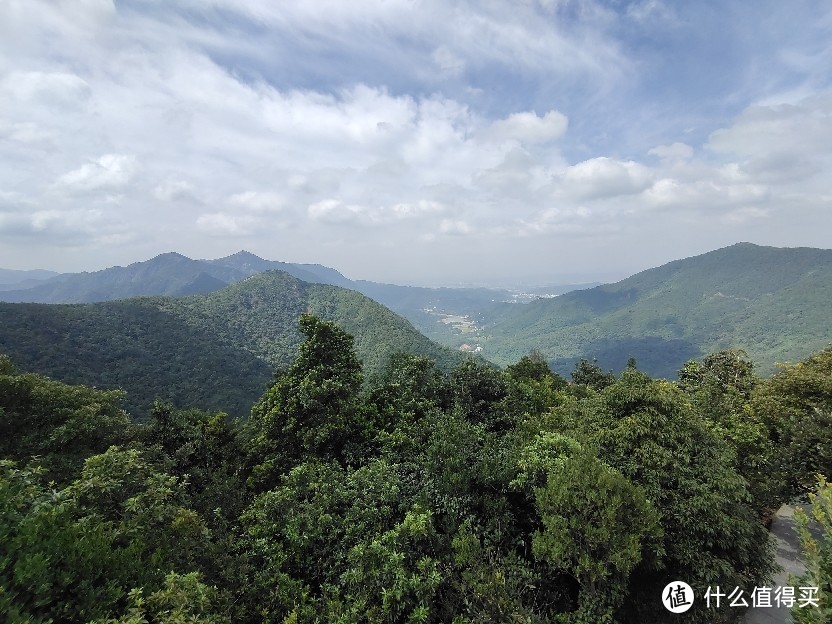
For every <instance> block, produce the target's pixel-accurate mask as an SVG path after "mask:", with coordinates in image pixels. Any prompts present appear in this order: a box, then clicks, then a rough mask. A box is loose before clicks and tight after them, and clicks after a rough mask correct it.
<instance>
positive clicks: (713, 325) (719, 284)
mask: <svg viewBox="0 0 832 624" xmlns="http://www.w3.org/2000/svg"><path fill="white" fill-rule="evenodd" d="M830 302H832V250H825V249H809V248H791V249H781V248H774V247H760V246H757V245H753V244H751V243H739V244H736V245H733V246H731V247H726V248H724V249H719V250H716V251H713V252H710V253H706V254H703V255H701V256H696V257H693V258H687V259H684V260H676V261H674V262H670V263H668V264H665V265H663V266H660V267H658V268H654V269H649V270H647V271H643V272H641V273H638V274H636V275H633V276H632V277H629V278H627V279H625V280H622V281H620V282H617V283H615V284H607V285H602V286H598V287H596V288H591V289H588V290H579V291H573V292H570V293H567V294H564V295H561V296H558V297H554V298H551V299H541V300H539V301H536V302H533V303H530V304H528V305H525V306H507V305H502V306H500V307H499V308H497V309H495V310H493V312H492V314H490V316H489V318H488V319H487V322H486V324H485V326H484V329H483V330H482V334H483V336H482V342H481V344H482V345H483V351H482V355H483V356H485V357H487V358H489V359H491V360H493V361H495V362H497V363H499V364H509V363H512V362H515V361H517V359H518V358H519V357H521V356H522V355H524V354H526V353H528V351H529V350H531V349H539V350H541V351H542V352H543V353H544V354H545V355H546V356H547V357H548V358H549V359H550V363H551V364H552V366H553V367H554V368H555V369H556V370H558V371H559V372H561V373H568V372H569V371H570V370H571V369H572V368H573V366H574V363H575V362H576V361H577V360H578V359H579V358H581V357H586V358H590V359H591V358H595V359H597V360H598V363H599V365H601V366H602V367H603V368H613V369H620V368H622V367H623V366H624V365H625V363H626V361H627V359H628V357H635V358H636V360H637V362H638V364H639V367H640V368H642V369H643V370H645V371H646V372H648V373H651V374H653V375H658V376H665V377H670V378H673V377H675V374H676V371H677V370H678V369H679V368H680V367H681V366H682V364H684V362H685V361H686V360H688V359H690V358H697V357H701V356H703V355H705V354H707V353H710V352H713V351H717V350H720V349H725V348H731V347H735V348H742V349H745V350H746V351H747V352H748V354H749V355H750V356H751V358H752V359H753V360H754V361H755V362H756V363H757V364H758V368H759V370H760V371H761V372H771V371H772V370H773V369H774V364H775V363H776V362H779V361H794V360H798V359H801V358H803V357H806V356H807V355H809V354H810V353H812V352H813V351H818V350H820V349H823V348H824V347H826V346H827V345H828V344H829V343H830V341H832V332H831V331H830V326H829V303H830Z"/></svg>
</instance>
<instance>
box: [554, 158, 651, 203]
mask: <svg viewBox="0 0 832 624" xmlns="http://www.w3.org/2000/svg"><path fill="white" fill-rule="evenodd" d="M653 178H654V173H653V172H652V171H651V170H650V169H649V168H648V167H646V166H644V165H642V164H640V163H636V162H633V161H631V160H628V161H620V160H614V159H612V158H607V157H605V156H601V157H599V158H592V159H590V160H585V161H583V162H580V163H577V164H575V165H572V166H571V167H568V168H567V169H566V171H564V172H563V173H562V174H561V175H560V176H559V182H560V188H561V189H562V191H563V192H564V193H565V194H566V195H567V196H570V197H574V198H578V199H600V198H606V197H618V196H622V195H632V194H635V193H640V192H641V191H644V190H645V189H647V188H649V187H650V186H651V184H652V183H653Z"/></svg>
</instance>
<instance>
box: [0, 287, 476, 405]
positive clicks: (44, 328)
mask: <svg viewBox="0 0 832 624" xmlns="http://www.w3.org/2000/svg"><path fill="white" fill-rule="evenodd" d="M306 311H309V312H312V313H314V314H316V315H317V316H319V317H321V318H323V319H326V320H329V321H335V322H337V323H338V324H339V325H340V326H341V327H343V328H344V329H346V330H347V331H349V332H350V333H351V334H353V335H354V336H355V338H356V345H355V346H356V351H357V353H358V356H359V358H360V359H361V361H362V363H363V365H364V367H365V368H364V372H365V374H366V376H367V377H368V378H374V377H376V376H378V375H380V374H382V372H383V370H384V368H385V366H386V363H387V360H388V359H389V357H390V356H391V355H392V354H394V353H397V352H405V353H410V354H412V355H421V356H425V357H428V358H430V359H431V360H433V361H436V362H438V364H439V367H440V368H441V369H442V370H444V371H447V370H450V369H451V368H453V366H454V365H455V364H456V363H458V362H459V360H460V358H461V354H460V353H459V352H454V351H451V350H450V349H447V348H443V347H441V346H440V345H438V344H436V343H434V342H431V341H430V340H429V339H427V338H426V337H425V336H423V335H422V334H420V333H419V332H418V331H416V329H415V328H414V327H413V326H412V325H411V324H410V323H408V322H407V321H406V320H404V319H403V318H401V317H399V316H397V315H396V314H394V313H393V312H391V311H390V310H389V309H387V308H385V307H384V306H382V305H380V304H378V303H376V302H375V301H373V300H371V299H369V298H367V297H365V296H363V295H361V294H360V293H357V292H355V291H352V290H347V289H344V288H339V287H337V286H330V285H324V284H310V283H308V282H304V281H301V280H299V279H297V278H295V277H293V276H291V275H289V274H287V273H285V272H282V271H267V272H265V273H261V274H258V275H253V276H249V277H248V278H246V279H245V280H242V281H239V282H236V283H234V284H231V285H229V286H226V287H225V288H223V289H222V290H218V291H216V292H213V293H210V294H205V295H193V296H186V297H134V298H131V299H124V300H119V301H104V302H99V303H87V304H73V305H47V304H32V303H17V304H12V303H0V352H2V353H6V354H7V355H8V356H10V357H11V358H12V359H13V360H14V361H15V362H16V363H17V365H18V366H21V367H23V368H24V369H26V370H30V371H35V372H38V373H41V374H44V375H48V376H50V377H54V378H57V379H60V380H61V381H64V382H67V383H76V384H86V385H94V386H97V387H99V388H108V389H117V388H121V389H123V390H125V391H127V397H126V399H125V406H126V408H127V410H128V412H130V413H131V415H133V416H134V417H139V418H143V417H144V416H145V415H146V414H147V413H148V412H149V410H150V407H151V405H152V404H153V401H154V399H156V398H157V397H158V398H162V399H164V400H167V401H170V402H172V403H174V404H175V405H176V406H179V407H198V408H201V409H208V410H212V409H214V410H216V409H222V410H223V411H225V412H228V413H230V414H231V415H232V416H238V417H244V416H246V415H247V414H248V412H249V410H250V408H251V405H252V403H253V402H254V401H256V400H257V398H258V397H259V396H260V395H261V394H262V393H263V391H264V390H265V389H266V388H267V387H268V385H269V383H270V382H271V381H273V371H274V370H276V369H281V368H285V367H286V366H288V365H289V364H291V362H292V360H293V358H294V355H295V351H296V350H297V347H298V345H299V344H300V343H301V341H302V335H301V333H300V332H299V331H298V329H297V318H298V316H300V314H302V313H303V312H306Z"/></svg>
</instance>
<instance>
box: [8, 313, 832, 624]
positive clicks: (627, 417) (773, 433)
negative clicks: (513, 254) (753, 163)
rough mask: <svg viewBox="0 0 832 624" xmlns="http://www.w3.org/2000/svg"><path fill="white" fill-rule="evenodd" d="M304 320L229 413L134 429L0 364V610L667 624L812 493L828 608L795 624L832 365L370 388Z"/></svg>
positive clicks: (66, 616)
mask: <svg viewBox="0 0 832 624" xmlns="http://www.w3.org/2000/svg"><path fill="white" fill-rule="evenodd" d="M299 329H300V334H301V336H302V341H301V342H300V344H299V345H298V348H297V353H296V357H295V359H294V360H293V361H292V362H291V363H289V364H288V365H286V366H285V367H283V368H282V369H281V370H280V371H279V372H278V374H277V375H276V376H275V378H274V379H273V383H272V385H271V386H270V387H268V389H266V390H265V392H264V393H263V394H262V396H261V397H260V398H259V399H258V400H257V401H256V403H255V404H254V405H253V406H252V408H251V413H250V416H249V417H248V418H244V419H233V418H230V417H229V416H228V415H227V414H226V413H224V412H222V411H202V410H199V409H178V408H175V407H174V406H173V405H172V404H171V403H168V402H165V401H161V400H160V401H156V402H155V403H154V404H153V406H152V409H151V418H150V420H149V421H148V422H141V423H139V422H136V421H135V420H132V419H130V418H129V417H128V416H127V414H126V412H125V411H124V409H123V406H124V401H125V396H124V393H122V392H119V391H104V390H98V389H94V388H90V387H85V386H72V385H66V384H64V383H61V382H58V381H55V380H52V379H50V378H47V377H44V376H40V375H37V374H32V373H26V372H22V371H20V370H18V369H17V368H16V364H15V363H14V362H12V361H11V360H10V359H9V358H7V357H5V356H4V357H0V457H2V461H0V535H2V539H0V618H2V619H3V620H4V621H8V622H35V623H46V622H95V623H105V622H120V623H125V624H126V623H130V624H139V623H148V622H152V623H174V622H177V623H178V622H206V623H214V622H285V623H289V622H343V623H347V622H379V623H380V622H391V623H392V622H448V623H454V624H462V623H475V622H529V623H543V622H569V623H575V624H577V623H587V624H589V623H593V624H595V623H603V622H622V623H634V624H635V623H651V622H664V621H666V616H667V611H665V609H664V607H663V605H662V603H661V600H660V593H661V591H662V588H663V587H664V586H665V585H666V583H667V582H669V581H672V580H677V579H678V580H684V581H686V582H687V583H689V584H690V585H691V586H692V587H693V588H694V590H695V591H696V593H697V595H698V596H701V595H702V593H704V591H705V589H706V588H707V587H709V586H711V585H721V586H723V587H734V586H738V587H745V588H751V587H753V586H757V585H762V584H764V582H765V580H766V579H767V578H768V577H769V575H770V574H771V572H772V569H773V559H772V554H773V553H772V550H773V548H772V545H771V543H770V540H769V537H768V534H767V531H766V527H765V523H766V520H767V518H768V517H769V516H770V514H771V512H772V510H774V509H776V508H777V507H778V506H779V504H780V503H781V502H782V501H787V500H792V499H794V498H795V497H797V496H801V495H805V494H807V493H808V492H812V491H815V490H816V489H817V488H820V490H819V491H820V494H819V495H818V496H817V497H815V498H814V508H815V511H816V517H817V518H818V519H820V520H822V521H823V522H825V523H826V530H827V540H826V542H825V543H821V544H818V543H814V544H813V543H810V542H807V547H808V548H809V549H810V552H812V553H813V556H811V557H809V558H808V563H809V570H808V571H807V576H806V578H804V579H802V580H801V581H800V582H801V584H808V585H813V586H818V587H820V588H821V592H820V595H821V607H820V608H819V609H804V610H799V609H796V610H795V617H796V618H797V621H800V622H804V621H807V622H808V621H823V620H809V619H806V618H808V617H817V616H818V615H820V616H821V617H827V616H828V614H829V613H830V610H832V586H830V583H831V582H832V550H831V549H832V540H830V539H829V532H830V531H832V517H830V516H832V495H831V494H830V489H829V486H828V485H826V484H825V483H824V482H823V481H822V480H821V481H820V482H819V481H818V476H817V475H818V474H826V475H829V474H832V348H829V349H826V350H824V351H821V352H819V353H817V354H816V355H814V356H812V357H810V358H808V359H806V360H804V361H802V362H800V363H798V364H794V365H791V366H786V367H783V368H782V369H781V370H780V371H779V372H778V373H777V374H775V375H773V376H771V377H769V378H760V377H758V376H756V375H755V372H754V368H753V366H752V364H751V361H750V360H749V359H748V358H747V357H746V356H745V354H744V353H743V352H739V351H731V350H728V351H721V352H717V353H714V354H711V355H709V356H707V357H705V358H703V359H702V360H701V361H695V360H692V361H690V362H688V363H687V364H686V365H685V366H684V367H683V368H682V369H681V370H680V371H679V373H678V377H677V379H676V381H666V380H657V379H652V378H650V377H649V376H648V375H647V374H645V373H644V372H642V371H640V370H639V369H638V366H637V363H636V362H635V361H631V362H630V363H629V365H628V366H627V368H626V369H625V370H624V371H623V372H622V373H620V374H619V375H613V374H611V373H607V372H604V371H603V370H602V369H601V368H599V367H598V366H597V365H595V364H593V363H592V362H589V361H586V360H584V361H581V362H579V363H578V365H577V366H576V367H575V369H574V370H573V372H572V374H571V379H569V380H568V381H567V380H566V379H564V378H563V377H561V376H559V375H557V374H555V373H553V372H552V371H551V370H550V368H549V366H548V365H547V363H546V361H545V359H544V358H543V357H542V356H541V355H540V354H538V353H536V352H532V353H530V354H529V355H526V356H524V357H522V358H521V359H519V361H517V362H516V363H514V364H513V365H511V366H508V367H507V368H506V369H505V370H503V371H499V370H497V369H495V368H494V367H492V366H490V365H488V364H486V363H484V362H483V361H480V360H477V359H466V360H463V361H461V362H460V363H459V364H458V365H456V367H455V368H453V369H452V370H450V371H448V372H443V370H442V369H441V368H440V367H438V366H437V365H436V364H435V363H434V362H433V361H431V360H430V359H428V358H426V357H421V356H413V355H403V354H398V355H393V356H390V357H388V359H387V361H386V364H385V366H384V367H383V371H382V372H381V373H379V374H378V375H375V376H374V377H373V378H372V379H370V380H368V379H365V371H364V370H362V366H361V364H360V361H359V359H358V357H357V355H356V348H355V347H356V345H355V343H354V340H353V338H352V337H351V336H350V335H349V334H347V333H346V332H344V331H343V330H341V329H339V328H338V326H336V325H335V324H334V323H331V322H328V321H324V320H321V319H319V318H318V317H316V316H313V315H311V314H303V315H302V316H301V317H300V322H299ZM824 505H825V506H824ZM812 549H814V550H812ZM739 615H741V613H740V612H739V611H738V610H737V609H722V610H715V609H707V608H706V607H705V606H704V605H703V604H702V601H698V602H697V603H696V604H695V605H694V607H693V608H692V609H691V610H690V611H688V612H687V613H685V614H684V615H678V616H675V617H676V618H678V620H675V621H680V622H702V623H705V622H722V621H726V622H727V621H731V618H737V617H738V616H739Z"/></svg>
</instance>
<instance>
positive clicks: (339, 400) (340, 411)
mask: <svg viewBox="0 0 832 624" xmlns="http://www.w3.org/2000/svg"><path fill="white" fill-rule="evenodd" d="M298 325H299V327H300V331H301V332H302V333H303V335H304V336H305V340H304V342H303V343H302V344H301V346H300V348H299V349H298V356H297V358H296V359H295V361H294V362H293V363H292V365H291V366H289V368H288V369H287V370H286V372H285V373H283V374H281V375H280V377H279V378H278V379H277V381H276V382H275V383H274V385H273V386H272V387H271V388H269V390H267V391H266V393H265V394H264V395H263V397H262V398H261V399H260V400H259V401H258V402H257V403H256V404H255V405H254V407H253V408H252V410H251V421H250V424H251V431H252V433H253V439H252V445H253V453H252V455H253V461H254V463H255V468H254V472H253V475H252V476H253V478H254V481H257V482H260V487H263V488H264V489H269V486H270V484H273V483H275V480H276V478H277V476H279V474H281V473H282V472H284V471H286V470H287V469H289V468H290V467H291V466H292V465H294V464H296V463H298V462H299V461H302V460H303V458H306V457H317V458H321V459H334V460H337V461H346V460H347V454H348V453H349V451H350V447H351V446H353V445H356V444H360V443H361V442H362V441H363V439H364V438H365V437H366V435H367V434H368V432H367V431H366V429H367V425H368V423H367V422H366V420H365V418H364V417H365V416H366V414H365V413H364V412H363V410H362V406H361V402H360V400H359V393H360V390H361V384H362V381H363V376H362V373H361V363H360V362H359V361H358V358H357V356H356V355H355V351H354V349H353V344H354V340H353V337H352V336H350V335H349V334H347V333H346V332H344V331H343V330H341V329H339V328H338V327H337V326H336V325H335V324H334V323H330V322H327V321H322V320H320V319H318V318H316V317H315V316H313V315H311V314H303V315H302V316H301V317H300V320H299V322H298Z"/></svg>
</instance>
